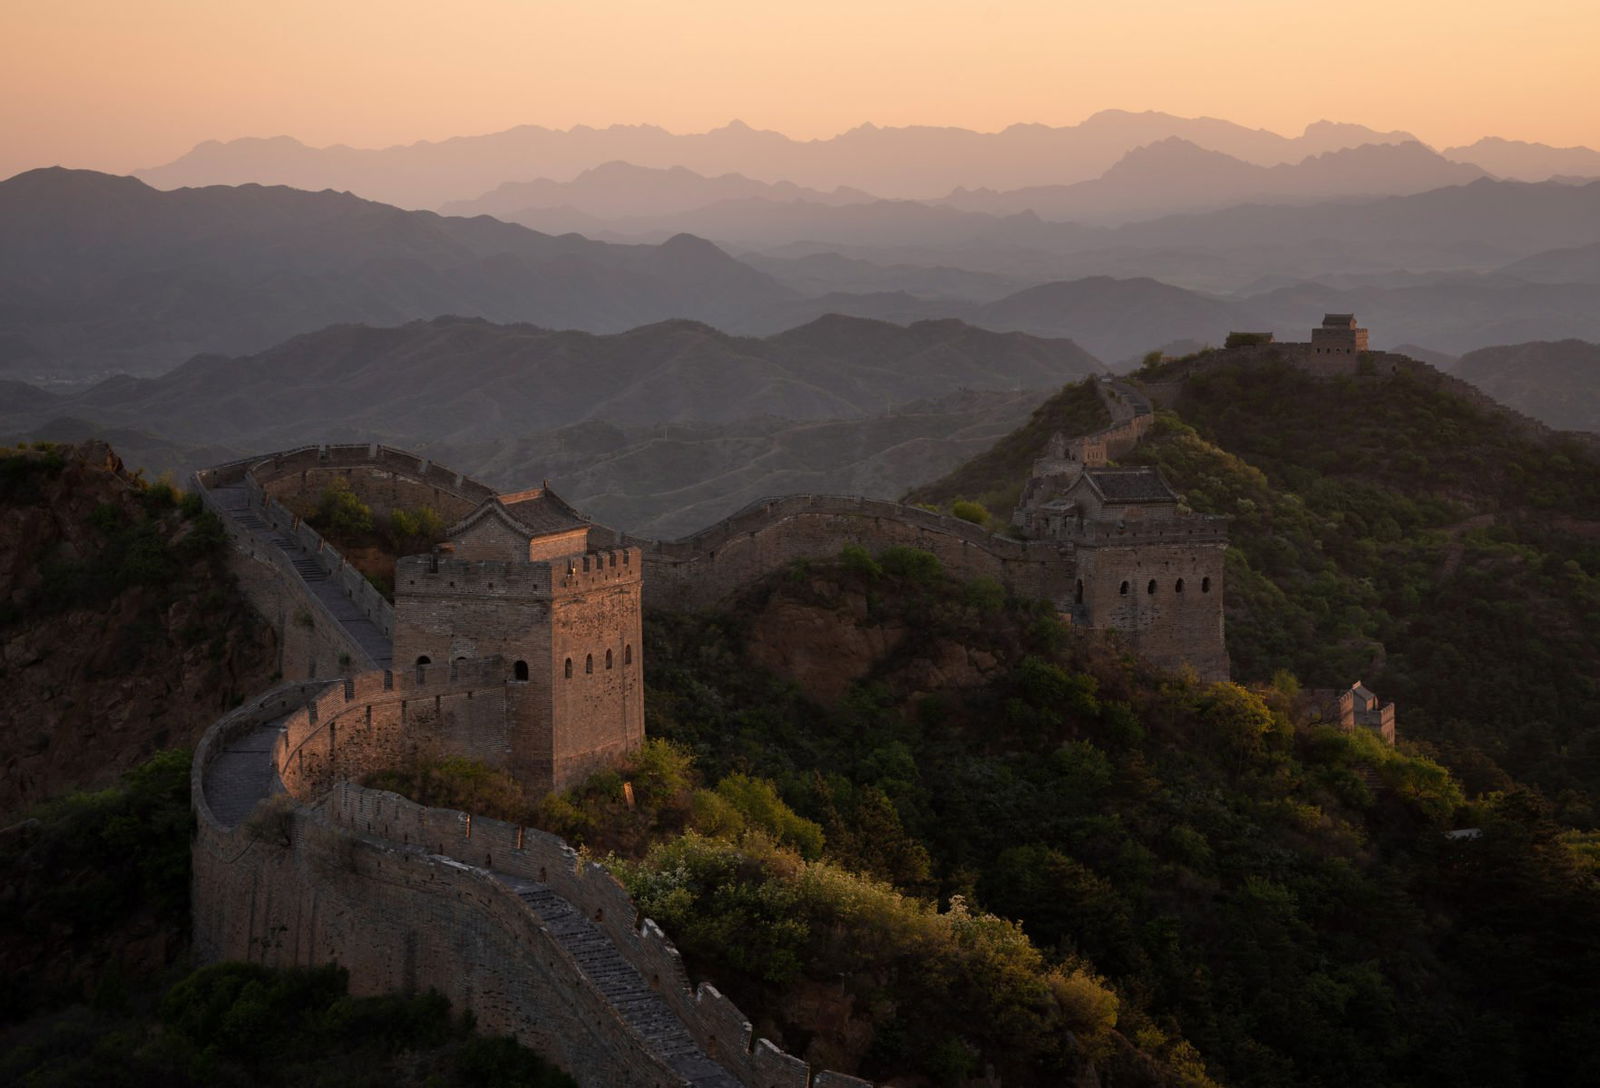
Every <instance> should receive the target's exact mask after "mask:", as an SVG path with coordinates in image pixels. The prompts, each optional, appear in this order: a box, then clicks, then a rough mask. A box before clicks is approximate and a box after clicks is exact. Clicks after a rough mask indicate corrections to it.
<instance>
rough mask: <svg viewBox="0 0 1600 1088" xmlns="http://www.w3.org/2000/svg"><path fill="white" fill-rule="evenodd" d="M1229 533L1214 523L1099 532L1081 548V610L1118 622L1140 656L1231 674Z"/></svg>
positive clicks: (1106, 625) (1106, 624)
mask: <svg viewBox="0 0 1600 1088" xmlns="http://www.w3.org/2000/svg"><path fill="white" fill-rule="evenodd" d="M1226 551H1227V540H1226V538H1225V536H1223V534H1222V533H1220V532H1218V531H1215V529H1213V530H1212V531H1211V532H1210V533H1207V532H1204V531H1203V530H1197V531H1196V535H1195V536H1193V537H1189V536H1187V535H1179V534H1178V533H1174V532H1167V533H1159V532H1158V533H1129V534H1127V535H1126V537H1121V536H1118V535H1115V534H1097V535H1096V536H1095V538H1094V542H1093V543H1086V544H1085V545H1083V546H1080V547H1079V549H1078V576H1079V578H1080V580H1081V581H1080V583H1079V584H1080V585H1081V586H1082V589H1083V594H1082V598H1081V604H1079V606H1078V611H1077V613H1076V614H1077V615H1078V616H1079V620H1080V622H1082V623H1083V624H1085V625H1086V626H1088V627H1092V628H1095V629H1097V630H1114V631H1116V632H1118V633H1119V634H1120V636H1121V637H1122V638H1123V640H1124V641H1126V642H1127V644H1128V645H1129V646H1130V647H1131V648H1132V649H1133V650H1135V651H1136V652H1137V653H1138V654H1140V656H1142V657H1144V658H1146V659H1148V660H1150V661H1151V662H1153V663H1155V664H1157V665H1160V666H1162V667H1164V668H1169V669H1177V668H1181V667H1183V666H1184V665H1188V666H1190V667H1192V668H1193V669H1194V670H1195V672H1196V673H1197V674H1198V675H1199V676H1200V677H1201V679H1205V680H1226V679H1227V678H1228V674H1229V663H1228V652H1227V644H1226V640H1225V637H1224V633H1223V622H1224V620H1223V607H1222V606H1223V591H1224V588H1225V580H1224V570H1225V565H1224V556H1225V554H1226Z"/></svg>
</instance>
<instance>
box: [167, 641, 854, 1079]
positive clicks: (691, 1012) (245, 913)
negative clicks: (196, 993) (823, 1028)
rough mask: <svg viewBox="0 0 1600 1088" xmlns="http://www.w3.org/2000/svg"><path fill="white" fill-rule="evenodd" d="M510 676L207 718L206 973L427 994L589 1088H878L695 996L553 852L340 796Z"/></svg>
mask: <svg viewBox="0 0 1600 1088" xmlns="http://www.w3.org/2000/svg"><path fill="white" fill-rule="evenodd" d="M504 672H505V669H504V662H501V661H499V660H498V659H492V660H489V661H481V662H462V663H459V664H456V665H451V666H434V667H425V668H418V669H416V670H407V671H406V672H405V673H402V674H396V673H393V672H389V671H381V672H374V673H368V674H363V675H360V676H356V677H352V678H348V679H345V680H343V681H335V682H333V683H327V682H321V683H305V684H296V685H286V686H284V687H281V688H278V689H276V690H274V691H272V692H269V693H267V694H266V695H263V696H262V697H260V698H259V699H256V700H254V701H252V702H251V703H248V704H246V705H244V706H242V707H240V708H239V709H237V710H235V711H234V712H232V713H231V714H229V715H228V716H227V717H225V718H223V719H222V720H221V721H219V722H217V724H216V725H214V726H213V727H212V728H211V729H210V730H209V731H208V732H207V733H206V736H205V737H204V738H203V739H202V740H201V743H200V746H199V748H198V749H197V750H196V753H195V763H194V769H193V772H192V774H193V780H192V795H193V797H194V805H195V815H196V824H197V828H198V831H197V836H196V840H195V848H194V871H195V876H194V882H195V885H194V903H195V919H194V934H195V947H196V950H197V954H198V955H199V956H200V958H202V959H219V958H238V959H249V960H254V961H257V962H263V963H270V964H275V965H285V966H286V965H296V964H308V965H309V964H314V963H323V962H328V961H330V960H331V961H335V962H338V963H340V964H342V965H344V966H345V967H347V968H348V969H349V971H350V979H351V988H352V991H354V992H357V993H376V992H385V991H390V990H397V989H399V990H415V989H419V988H426V987H430V986H431V987H434V988H436V989H438V990H439V991H440V992H441V993H443V994H445V996H447V997H448V998H450V1000H451V1001H452V1003H454V1004H455V1005H456V1006H457V1007H458V1008H463V1009H469V1010H471V1011H472V1012H473V1014H474V1015H475V1016H476V1017H477V1021H478V1023H479V1024H480V1026H482V1027H483V1028H484V1029H485V1030H488V1031H493V1032H499V1033H506V1034H511V1035H514V1036H516V1037H517V1038H518V1039H520V1040H521V1041H523V1042H524V1043H526V1044H528V1045H530V1046H533V1047H534V1048H536V1049H538V1050H540V1051H541V1052H543V1053H545V1054H547V1055H549V1056H550V1057H551V1058H552V1059H553V1060H555V1061H557V1062H558V1063H560V1064H561V1065H562V1066H563V1067H564V1068H566V1069H567V1070H568V1071H569V1072H571V1073H572V1074H573V1075H574V1076H575V1077H577V1079H578V1081H579V1083H580V1084H583V1085H586V1086H595V1088H599V1086H605V1088H611V1086H640V1088H645V1086H649V1088H665V1086H668V1085H672V1086H677V1085H685V1086H689V1085H692V1086H695V1088H736V1086H740V1085H743V1086H745V1088H867V1085H866V1082H864V1081H861V1080H858V1079H856V1078H853V1077H847V1076H843V1075H840V1074H835V1073H829V1072H823V1071H813V1070H811V1069H810V1068H808V1067H807V1065H806V1064H805V1063H804V1062H803V1061H800V1060H799V1059H797V1058H794V1057H791V1056H790V1055H787V1054H785V1053H783V1051H782V1050H780V1049H779V1048H778V1047H776V1046H774V1045H773V1044H772V1043H770V1042H768V1041H767V1040H764V1039H756V1038H755V1037H754V1033H753V1031H752V1029H751V1025H750V1021H749V1019H748V1018H747V1017H745V1016H744V1015H743V1014H742V1013H741V1012H740V1011H739V1009H738V1008H737V1007H736V1006H734V1005H733V1004H732V1003H731V1002H729V1001H728V1000H727V999H726V998H724V997H723V996H722V995H721V994H720V993H719V992H718V991H717V990H716V989H715V987H713V986H710V985H709V984H704V983H703V984H701V985H700V986H699V987H698V988H691V986H690V983H689V979H688V976H687V974H686V973H685V971H684V968H683V963H682V958H681V957H680V956H679V954H678V952H677V950H676V949H675V948H674V947H673V946H672V944H671V942H670V941H669V940H668V939H667V938H666V936H665V935H664V934H663V933H662V932H661V930H660V928H659V927H657V926H656V925H655V924H654V923H653V922H651V921H649V920H648V919H644V918H640V917H639V916H638V914H637V912H636V910H635V908H634V906H633V904H632V901H631V900H630V899H629V897H628V894H627V892H626V890H625V889H623V888H622V887H621V885H619V884H618V883H617V882H616V880H615V879H614V878H613V877H612V876H611V875H610V874H609V873H607V872H606V871H605V870H604V869H603V868H602V867H601V866H599V865H595V864H593V863H587V862H583V861H582V860H581V859H580V857H579V856H578V854H577V853H576V852H575V851H574V850H573V849H572V848H571V847H569V846H568V845H567V844H566V843H564V842H563V841H561V840H560V839H558V838H556V837H555V836H552V835H549V834H546V833H544V832H540V831H538V830H536V829H533V828H524V827H515V826H513V825H511V824H507V823H503V822H500V821H497V820H489V819H483V818H478V817H473V816H471V815H469V814H467V813H463V812H455V811H451V810H445V809H431V808H426V807H424V806H422V805H418V804H415V803H413V802H411V801H408V800H406V799H404V798H402V797H400V796H398V795H396V794H392V793H385V792H382V791H378V790H371V789H366V788H363V787H361V786H358V785H355V784H353V783H352V782H351V781H350V779H351V778H355V777H359V776H360V775H361V774H363V773H364V772H365V771H366V770H369V769H373V768H375V767H378V766H387V765H392V763H393V760H394V753H395V752H397V751H399V750H400V748H402V747H404V746H405V745H407V744H411V743H413V742H415V740H416V738H417V736H418V735H419V733H420V734H421V735H424V736H425V735H427V733H428V731H429V730H430V729H435V728H449V727H450V725H449V722H450V720H452V716H455V718H457V719H460V720H469V719H470V718H471V717H472V716H474V715H482V714H484V713H491V714H492V713H493V704H494V702H495V691H496V688H497V686H498V687H501V688H503V686H504V683H505V681H504ZM452 708H454V709H452ZM277 794H287V795H288V797H289V800H288V801H286V802H284V803H283V804H282V807H279V808H275V809H260V808H258V806H259V805H260V804H261V802H263V801H266V800H267V799H269V798H270V797H272V796H273V795H277ZM253 813H260V814H261V816H260V817H259V818H255V819H252V814H253Z"/></svg>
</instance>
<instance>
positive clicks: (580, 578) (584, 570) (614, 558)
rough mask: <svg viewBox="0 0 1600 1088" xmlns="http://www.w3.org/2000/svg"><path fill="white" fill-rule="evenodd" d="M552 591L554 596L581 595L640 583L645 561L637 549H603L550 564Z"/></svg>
mask: <svg viewBox="0 0 1600 1088" xmlns="http://www.w3.org/2000/svg"><path fill="white" fill-rule="evenodd" d="M550 567H551V580H552V588H553V589H554V590H555V591H556V592H567V593H582V592H584V591H586V590H590V589H595V588H599V587H604V586H611V585H619V584H623V583H627V582H637V581H639V579H640V577H641V575H642V573H643V570H644V558H643V555H642V553H641V552H640V550H639V549H638V548H602V549H599V550H596V551H591V552H586V553H585V554H583V555H581V556H579V555H574V556H571V557H569V558H567V559H565V560H552V561H551V563H550Z"/></svg>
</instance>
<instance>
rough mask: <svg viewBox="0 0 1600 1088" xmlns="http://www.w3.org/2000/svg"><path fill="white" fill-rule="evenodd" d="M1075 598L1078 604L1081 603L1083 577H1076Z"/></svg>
mask: <svg viewBox="0 0 1600 1088" xmlns="http://www.w3.org/2000/svg"><path fill="white" fill-rule="evenodd" d="M1076 600H1077V602H1078V603H1079V604H1082V603H1083V579H1082V578H1079V579H1078V589H1077V596H1076Z"/></svg>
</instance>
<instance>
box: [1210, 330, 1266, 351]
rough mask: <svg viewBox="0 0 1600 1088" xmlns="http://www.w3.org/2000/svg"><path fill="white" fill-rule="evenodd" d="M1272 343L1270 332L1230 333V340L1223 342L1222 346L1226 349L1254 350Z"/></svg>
mask: <svg viewBox="0 0 1600 1088" xmlns="http://www.w3.org/2000/svg"><path fill="white" fill-rule="evenodd" d="M1270 343H1272V334H1271V333H1269V332H1230V333H1229V334H1228V338H1227V339H1226V340H1224V341H1223V342H1222V346H1223V347H1225V348H1254V347H1260V346H1261V345H1262V344H1270Z"/></svg>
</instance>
